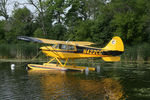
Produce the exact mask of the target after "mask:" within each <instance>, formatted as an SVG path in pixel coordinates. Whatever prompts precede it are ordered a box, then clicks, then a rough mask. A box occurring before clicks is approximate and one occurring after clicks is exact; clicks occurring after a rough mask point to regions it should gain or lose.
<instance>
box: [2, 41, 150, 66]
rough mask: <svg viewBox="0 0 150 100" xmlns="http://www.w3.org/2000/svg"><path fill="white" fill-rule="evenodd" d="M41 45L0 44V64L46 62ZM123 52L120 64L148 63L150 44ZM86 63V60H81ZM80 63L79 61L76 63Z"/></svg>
mask: <svg viewBox="0 0 150 100" xmlns="http://www.w3.org/2000/svg"><path fill="white" fill-rule="evenodd" d="M40 46H41V45H39V44H35V43H25V42H24V43H21V44H1V45H0V62H46V61H48V60H49V59H50V57H46V56H45V55H44V54H43V53H42V52H40V50H39V48H40ZM125 47H126V48H125V52H124V53H123V54H122V55H121V62H143V63H145V62H150V52H149V50H150V44H148V43H144V44H141V45H134V46H125ZM89 60H91V62H93V60H94V63H98V62H103V61H102V60H101V59H99V58H89ZM82 61H84V62H86V61H87V60H82ZM77 62H79V63H80V62H81V61H78V60H77V61H76V62H75V63H77Z"/></svg>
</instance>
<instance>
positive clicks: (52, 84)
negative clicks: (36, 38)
mask: <svg viewBox="0 0 150 100" xmlns="http://www.w3.org/2000/svg"><path fill="white" fill-rule="evenodd" d="M11 64H12V63H11V62H0V100H150V64H148V63H147V64H139V63H102V64H99V65H96V66H98V68H100V69H99V70H98V71H97V72H86V73H85V72H65V71H37V70H36V71H35V70H27V69H26V65H24V63H19V62H18V63H15V67H14V68H11V67H10V66H11ZM99 66H100V67H99Z"/></svg>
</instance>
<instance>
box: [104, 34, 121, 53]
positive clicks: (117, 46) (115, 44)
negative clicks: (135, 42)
mask: <svg viewBox="0 0 150 100" xmlns="http://www.w3.org/2000/svg"><path fill="white" fill-rule="evenodd" d="M103 49H104V50H111V51H124V45H123V42H122V40H121V38H120V37H118V36H115V37H113V38H112V40H111V41H110V42H109V43H108V44H107V45H106V46H105V47H104V48H103Z"/></svg>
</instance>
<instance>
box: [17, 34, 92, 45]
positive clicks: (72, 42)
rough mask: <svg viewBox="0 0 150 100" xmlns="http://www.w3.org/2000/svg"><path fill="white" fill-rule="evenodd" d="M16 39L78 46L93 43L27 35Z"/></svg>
mask: <svg viewBox="0 0 150 100" xmlns="http://www.w3.org/2000/svg"><path fill="white" fill-rule="evenodd" d="M17 39H20V40H24V41H31V42H38V43H45V44H68V45H79V46H87V45H92V44H94V43H92V42H86V41H59V40H50V39H43V38H34V37H27V36H18V37H17Z"/></svg>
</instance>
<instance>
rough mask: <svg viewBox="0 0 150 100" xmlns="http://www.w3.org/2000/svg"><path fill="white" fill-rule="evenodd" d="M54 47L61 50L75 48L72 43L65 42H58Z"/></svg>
mask: <svg viewBox="0 0 150 100" xmlns="http://www.w3.org/2000/svg"><path fill="white" fill-rule="evenodd" d="M55 48H56V49H62V50H75V47H74V46H73V45H66V44H58V45H57V46H56V47H55Z"/></svg>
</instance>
